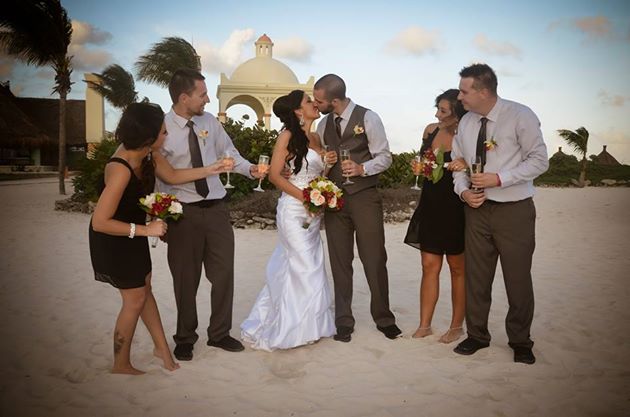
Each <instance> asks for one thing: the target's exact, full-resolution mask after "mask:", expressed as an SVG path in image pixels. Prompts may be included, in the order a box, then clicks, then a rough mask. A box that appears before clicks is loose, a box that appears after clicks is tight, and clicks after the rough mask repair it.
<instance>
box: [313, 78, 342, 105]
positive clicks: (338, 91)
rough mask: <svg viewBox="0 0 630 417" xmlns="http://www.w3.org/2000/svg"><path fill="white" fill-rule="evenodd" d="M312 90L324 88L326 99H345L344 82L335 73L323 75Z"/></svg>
mask: <svg viewBox="0 0 630 417" xmlns="http://www.w3.org/2000/svg"><path fill="white" fill-rule="evenodd" d="M313 90H324V96H325V97H326V100H328V101H332V100H334V99H339V100H345V98H346V83H345V82H343V80H342V79H341V77H340V76H338V75H336V74H326V75H324V76H323V77H322V78H320V79H319V80H317V82H316V83H315V85H314V86H313Z"/></svg>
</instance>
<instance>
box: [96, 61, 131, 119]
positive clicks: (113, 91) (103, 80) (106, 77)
mask: <svg viewBox="0 0 630 417" xmlns="http://www.w3.org/2000/svg"><path fill="white" fill-rule="evenodd" d="M94 75H96V76H97V77H98V78H99V81H100V82H93V81H86V82H87V83H88V84H89V85H90V87H92V88H94V89H95V90H96V91H98V93H99V94H100V95H102V96H103V97H104V98H105V99H106V100H107V101H109V103H110V104H111V105H112V106H114V107H116V108H119V109H124V108H125V107H127V106H128V105H129V104H131V103H135V102H136V101H138V92H137V91H136V83H135V82H134V80H133V75H131V73H130V72H127V71H126V70H125V69H124V68H123V67H121V66H120V65H118V64H113V65H110V66H108V67H107V68H105V69H104V70H103V73H102V74H94Z"/></svg>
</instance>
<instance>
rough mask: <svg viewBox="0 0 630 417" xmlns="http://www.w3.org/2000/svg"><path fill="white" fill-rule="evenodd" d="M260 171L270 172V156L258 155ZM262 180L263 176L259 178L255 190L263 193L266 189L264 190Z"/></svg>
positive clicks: (261, 172) (262, 172)
mask: <svg viewBox="0 0 630 417" xmlns="http://www.w3.org/2000/svg"><path fill="white" fill-rule="evenodd" d="M258 172H259V173H260V174H266V173H267V172H269V156H267V155H260V156H259V157H258ZM262 180H263V177H260V178H258V187H256V188H254V191H259V192H261V193H264V192H265V190H263V188H262Z"/></svg>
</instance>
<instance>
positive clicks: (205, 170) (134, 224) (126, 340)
mask: <svg viewBox="0 0 630 417" xmlns="http://www.w3.org/2000/svg"><path fill="white" fill-rule="evenodd" d="M166 134H167V132H166V129H165V127H164V112H163V111H162V109H161V108H160V107H159V106H158V105H156V104H150V103H134V104H131V105H129V106H128V107H127V108H126V109H125V111H124V112H123V115H122V117H121V119H120V122H119V123H118V127H117V128H116V139H117V140H118V142H120V146H119V147H118V149H117V150H116V152H114V155H113V156H112V158H111V159H110V160H109V162H108V163H107V165H106V167H105V173H104V178H103V182H102V184H101V186H102V188H101V193H100V197H99V199H98V203H97V204H96V208H95V209H94V215H93V216H92V219H91V221H90V228H89V240H90V257H91V259H92V267H93V268H94V275H95V278H96V280H98V281H102V282H107V283H109V284H111V285H112V286H114V287H115V288H118V289H119V290H120V294H121V296H122V308H121V310H120V313H119V314H118V318H117V320H116V325H115V328H114V366H113V368H112V373H125V374H133V375H139V374H142V373H144V372H142V371H140V370H138V369H136V368H134V367H133V366H132V365H131V361H130V348H131V340H132V338H133V335H134V332H135V329H136V324H137V323H138V317H142V321H143V322H144V324H145V325H146V327H147V329H148V330H149V333H150V334H151V337H152V339H153V343H154V344H155V348H154V351H153V353H154V355H155V356H157V357H158V358H160V359H162V361H163V362H164V367H165V368H166V369H168V370H175V369H177V368H179V365H178V364H177V363H175V362H174V361H173V357H172V356H171V351H170V349H169V347H168V344H167V342H166V338H165V336H164V329H163V327H162V321H161V320H160V313H159V311H158V307H157V304H156V302H155V298H154V297H153V293H152V292H151V257H150V255H149V245H148V241H147V236H162V235H164V233H166V229H167V223H166V222H162V221H157V220H156V221H151V222H149V223H148V224H145V220H146V213H145V212H144V211H143V210H142V209H141V208H140V207H139V206H138V202H139V199H140V197H144V196H145V195H146V194H148V193H150V192H152V191H153V185H154V182H155V175H157V176H158V177H160V179H163V180H164V181H165V182H169V183H173V184H181V183H186V182H190V181H194V180H196V179H200V178H205V177H207V176H209V175H214V174H219V173H221V172H225V169H224V165H223V163H222V162H215V163H214V164H212V165H210V166H205V167H201V168H192V169H182V170H175V169H173V168H172V167H171V166H170V164H169V163H168V162H167V161H166V159H165V158H164V157H163V156H162V155H161V154H160V153H159V152H153V153H152V152H151V151H152V150H156V151H157V150H158V149H159V148H160V147H161V145H162V143H163V142H164V138H165V136H166Z"/></svg>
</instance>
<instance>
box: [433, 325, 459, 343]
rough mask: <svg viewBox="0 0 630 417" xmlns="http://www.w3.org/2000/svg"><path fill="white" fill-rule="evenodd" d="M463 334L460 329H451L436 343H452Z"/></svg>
mask: <svg viewBox="0 0 630 417" xmlns="http://www.w3.org/2000/svg"><path fill="white" fill-rule="evenodd" d="M463 334H464V329H462V328H461V327H451V328H450V329H448V330H447V331H446V333H444V334H443V335H442V336H440V339H439V340H438V341H439V342H440V343H452V342H454V341H456V340H457V339H459V338H460V337H462V335H463Z"/></svg>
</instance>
